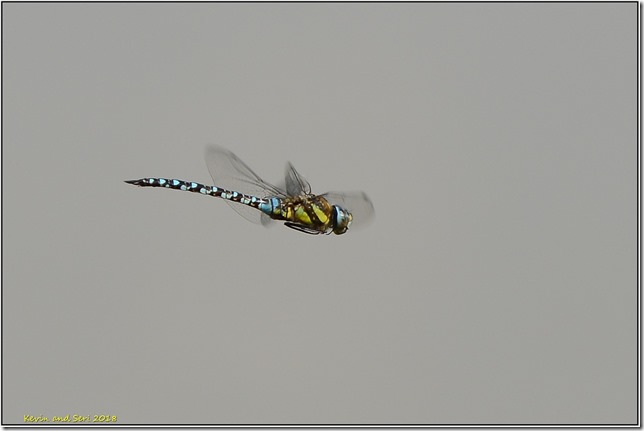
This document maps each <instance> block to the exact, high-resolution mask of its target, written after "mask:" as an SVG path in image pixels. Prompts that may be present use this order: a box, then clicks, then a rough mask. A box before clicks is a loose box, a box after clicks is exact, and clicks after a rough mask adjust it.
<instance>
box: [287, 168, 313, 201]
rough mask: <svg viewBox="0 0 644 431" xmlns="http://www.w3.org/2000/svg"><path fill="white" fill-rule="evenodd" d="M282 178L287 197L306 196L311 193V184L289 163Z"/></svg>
mask: <svg viewBox="0 0 644 431" xmlns="http://www.w3.org/2000/svg"><path fill="white" fill-rule="evenodd" d="M284 178H285V180H286V193H287V194H288V195H289V196H297V195H301V194H304V195H308V194H309V193H311V184H309V182H308V181H306V178H304V177H303V176H302V175H300V174H299V172H297V171H296V170H295V167H294V166H293V165H292V164H291V162H288V163H287V164H286V172H285V174H284Z"/></svg>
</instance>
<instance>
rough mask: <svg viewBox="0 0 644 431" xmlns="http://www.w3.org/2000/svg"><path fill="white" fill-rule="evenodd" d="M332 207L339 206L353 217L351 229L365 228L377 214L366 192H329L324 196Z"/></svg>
mask: <svg viewBox="0 0 644 431" xmlns="http://www.w3.org/2000/svg"><path fill="white" fill-rule="evenodd" d="M322 196H323V197H324V198H325V199H326V200H327V201H329V203H330V204H332V205H338V206H339V207H342V208H344V209H345V210H347V211H349V212H350V213H351V214H352V215H353V222H351V227H352V228H353V227H355V226H363V225H364V224H367V223H369V222H371V221H372V220H373V218H374V217H375V215H376V212H375V210H374V208H373V204H372V203H371V199H369V197H368V196H367V194H366V193H364V192H346V193H336V192H329V193H325V194H323V195H322Z"/></svg>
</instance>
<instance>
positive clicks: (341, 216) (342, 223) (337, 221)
mask: <svg viewBox="0 0 644 431" xmlns="http://www.w3.org/2000/svg"><path fill="white" fill-rule="evenodd" d="M352 220H353V216H352V215H351V213H350V212H349V211H347V210H345V209H342V208H340V207H339V206H337V205H333V233H335V234H336V235H342V234H343V233H345V232H346V231H347V229H349V226H351V221H352Z"/></svg>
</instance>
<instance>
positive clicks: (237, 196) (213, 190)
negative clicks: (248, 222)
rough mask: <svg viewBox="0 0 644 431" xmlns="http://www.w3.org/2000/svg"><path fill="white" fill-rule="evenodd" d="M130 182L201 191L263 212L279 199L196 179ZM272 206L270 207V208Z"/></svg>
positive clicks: (145, 179)
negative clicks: (212, 184) (211, 184)
mask: <svg viewBox="0 0 644 431" xmlns="http://www.w3.org/2000/svg"><path fill="white" fill-rule="evenodd" d="M125 182H126V183H128V184H133V185H135V186H139V187H165V188H168V189H174V190H182V191H185V192H193V193H200V194H202V195H208V196H214V197H217V198H222V199H226V200H229V201H233V202H239V203H240V204H244V205H248V206H251V207H253V208H257V209H258V210H260V211H262V212H266V210H270V211H271V212H272V208H273V202H272V201H273V200H277V199H262V198H258V197H256V196H249V195H245V194H243V193H238V192H235V191H231V190H226V189H222V188H221V187H217V186H207V185H204V184H201V183H195V182H194V181H183V180H177V179H171V180H168V179H166V178H142V179H140V180H129V181H125ZM269 207H270V209H269Z"/></svg>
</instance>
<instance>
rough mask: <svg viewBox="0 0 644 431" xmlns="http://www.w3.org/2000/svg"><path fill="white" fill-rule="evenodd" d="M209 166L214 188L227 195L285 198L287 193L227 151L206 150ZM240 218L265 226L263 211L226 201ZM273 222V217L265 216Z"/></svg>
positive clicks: (223, 149)
mask: <svg viewBox="0 0 644 431" xmlns="http://www.w3.org/2000/svg"><path fill="white" fill-rule="evenodd" d="M206 166H207V167H208V171H209V172H210V176H211V177H212V179H213V181H214V185H215V186H217V187H221V188H224V189H226V190H228V191H234V192H238V193H243V194H246V195H250V196H255V197H259V198H264V197H267V196H276V197H283V196H285V192H284V191H283V190H281V189H279V188H277V187H275V186H273V185H272V184H269V183H267V182H266V181H264V180H262V179H261V178H260V177H259V175H257V174H256V173H255V172H253V170H252V169H251V168H249V167H248V165H246V163H244V162H243V161H242V160H241V159H240V158H239V157H237V156H236V155H235V154H233V153H232V152H231V151H228V150H226V149H225V148H221V147H217V146H210V147H208V148H207V149H206ZM226 203H227V204H228V205H230V207H231V208H232V209H234V210H235V211H236V212H237V213H238V214H239V215H241V216H242V217H244V218H245V219H246V220H249V221H251V222H253V223H258V224H263V225H266V224H267V223H266V221H264V220H263V217H262V216H266V215H265V214H264V213H262V212H261V211H259V210H257V209H255V208H252V207H249V206H247V205H244V204H240V203H237V202H232V201H229V200H226ZM266 218H268V219H269V220H270V217H268V216H266Z"/></svg>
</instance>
